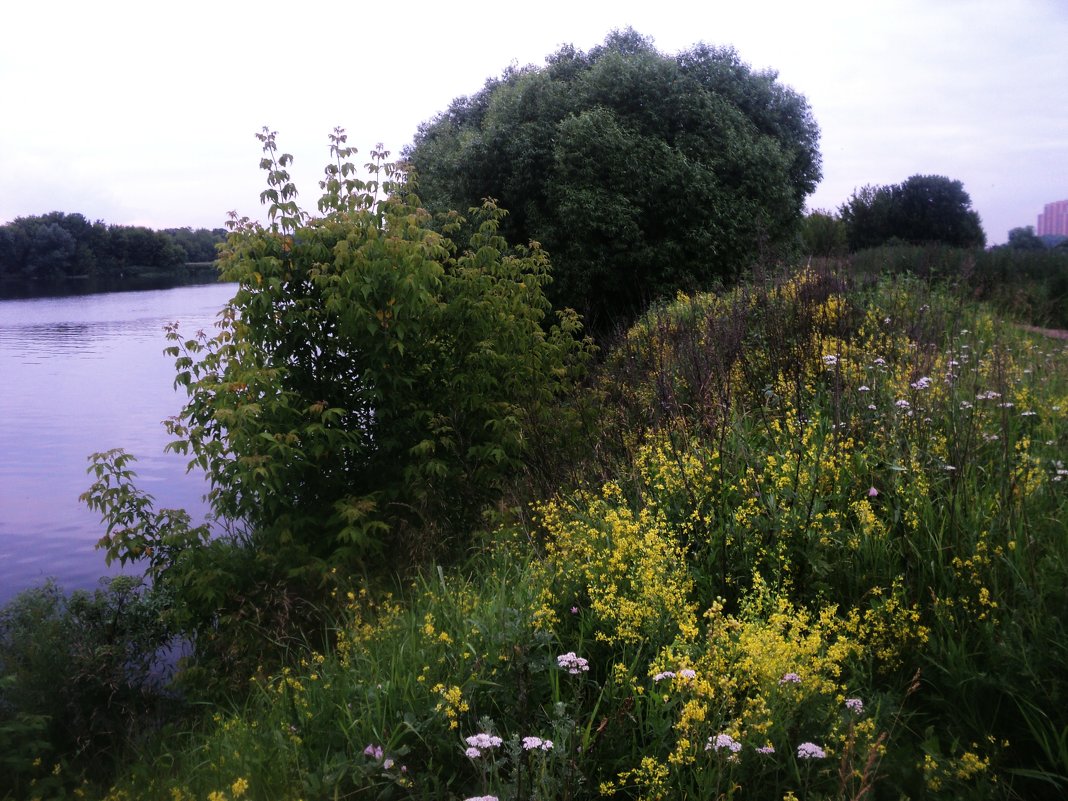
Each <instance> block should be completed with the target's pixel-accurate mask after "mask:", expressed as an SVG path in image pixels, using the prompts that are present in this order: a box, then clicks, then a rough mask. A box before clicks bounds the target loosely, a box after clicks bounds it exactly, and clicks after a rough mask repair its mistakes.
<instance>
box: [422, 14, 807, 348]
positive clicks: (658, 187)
mask: <svg viewBox="0 0 1068 801" xmlns="http://www.w3.org/2000/svg"><path fill="white" fill-rule="evenodd" d="M817 139H818V129H817V127H816V124H815V122H814V121H813V119H812V116H811V113H810V110H809V108H808V105H807V103H806V102H805V100H804V98H803V97H801V96H800V95H798V94H796V93H794V92H793V91H791V90H789V89H787V88H786V87H784V86H782V85H781V84H778V83H777V82H776V75H775V73H773V72H753V71H752V70H751V69H750V68H749V67H748V66H747V65H745V64H744V63H743V62H742V61H741V60H740V59H739V57H738V55H737V53H735V52H734V51H733V50H731V49H717V48H712V47H709V46H707V45H703V44H702V45H697V46H696V47H694V48H693V49H691V50H688V51H685V52H682V53H680V54H678V55H677V56H666V55H663V54H661V53H659V52H657V51H656V50H655V48H654V47H653V46H652V44H651V43H650V41H649V40H648V39H645V38H643V37H641V36H640V35H638V34H637V33H635V32H634V31H633V30H627V31H623V32H616V33H613V34H611V35H610V36H609V37H608V38H607V39H606V41H605V43H604V45H601V46H598V47H595V48H593V49H592V50H590V51H589V52H588V53H582V52H578V51H576V50H575V49H574V48H573V47H564V48H562V49H561V50H560V51H558V52H557V53H555V54H553V55H551V56H549V58H548V59H547V60H546V65H545V67H544V68H541V69H536V68H534V67H526V68H522V69H514V68H513V69H509V70H507V71H506V72H505V73H504V74H503V75H502V76H501V78H499V79H491V80H489V81H487V83H486V86H485V88H484V89H483V90H482V91H481V92H479V93H478V94H476V95H474V96H472V97H467V98H459V99H457V100H455V101H453V103H452V104H451V105H450V107H449V109H448V110H447V111H445V112H443V113H442V114H441V115H439V116H438V117H436V118H435V119H434V120H432V121H430V122H428V123H425V124H424V125H422V126H421V127H420V130H419V133H418V134H417V136H416V139H415V143H414V145H413V146H412V147H411V148H410V149H409V150H408V151H407V152H406V154H405V155H406V157H407V158H408V160H409V161H410V162H411V164H412V165H413V167H414V170H415V172H416V175H417V178H418V189H419V192H420V195H421V196H422V197H423V199H424V200H425V201H426V204H427V207H428V208H429V209H431V210H432V211H436V212H440V211H447V210H448V209H451V208H465V207H467V206H471V205H477V204H478V203H480V202H481V201H482V199H483V198H486V197H492V198H495V199H496V200H497V201H498V202H499V203H500V204H501V206H502V207H504V208H507V209H509V210H510V212H511V214H510V216H509V217H508V218H507V219H506V220H505V221H503V223H502V226H503V227H502V232H503V233H505V235H507V236H508V237H509V238H510V239H512V240H514V241H531V240H533V241H537V242H540V243H541V244H542V245H543V246H544V247H545V248H546V249H547V250H548V252H549V253H550V254H551V255H552V259H553V265H554V275H555V282H554V284H553V286H552V287H551V288H550V289H549V293H550V297H551V299H552V300H553V302H554V304H556V305H557V306H560V305H566V306H570V307H573V308H576V309H578V310H580V311H581V312H583V313H584V314H585V315H586V318H587V321H588V322H590V323H591V324H592V325H594V326H596V327H597V328H599V329H600V330H602V331H603V330H607V329H610V328H611V327H613V326H618V325H621V324H622V323H624V322H625V321H626V320H627V319H630V318H632V317H633V316H634V314H635V313H636V312H638V311H640V309H641V308H643V307H644V306H645V305H646V304H647V303H648V302H649V301H650V300H652V299H655V298H656V297H658V296H660V295H663V294H667V293H671V292H673V291H674V290H676V289H678V288H693V287H705V286H708V285H710V284H711V283H713V282H715V281H717V280H721V279H726V278H729V277H732V276H734V275H736V274H737V273H738V272H739V271H740V270H742V269H744V268H746V267H748V266H749V264H750V262H751V261H753V260H754V259H755V258H756V257H757V256H758V254H764V253H766V252H769V251H771V250H773V249H775V248H777V247H780V246H789V245H792V244H793V240H794V237H795V235H796V232H797V226H798V223H799V221H800V216H801V208H802V205H803V201H804V198H805V196H806V195H808V194H809V193H811V192H812V190H813V189H814V188H815V185H816V182H817V181H818V180H819V177H820V156H819V152H818V149H817Z"/></svg>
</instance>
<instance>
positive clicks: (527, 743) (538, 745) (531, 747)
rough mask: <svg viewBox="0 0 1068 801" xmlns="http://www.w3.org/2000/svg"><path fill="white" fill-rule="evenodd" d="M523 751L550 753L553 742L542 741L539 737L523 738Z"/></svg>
mask: <svg viewBox="0 0 1068 801" xmlns="http://www.w3.org/2000/svg"><path fill="white" fill-rule="evenodd" d="M523 750H524V751H552V750H553V741H552V740H543V739H541V738H540V737H524V738H523Z"/></svg>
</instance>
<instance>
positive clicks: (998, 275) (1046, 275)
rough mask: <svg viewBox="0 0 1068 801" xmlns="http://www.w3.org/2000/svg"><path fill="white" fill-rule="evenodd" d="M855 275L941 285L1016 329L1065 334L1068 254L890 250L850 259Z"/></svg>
mask: <svg viewBox="0 0 1068 801" xmlns="http://www.w3.org/2000/svg"><path fill="white" fill-rule="evenodd" d="M848 269H849V270H850V271H851V272H853V273H854V274H857V275H862V276H868V277H872V276H878V275H881V274H884V273H892V274H895V275H905V274H911V275H916V276H920V277H922V278H923V279H925V280H931V281H935V282H938V283H942V284H944V285H946V286H948V287H951V288H952V289H953V292H954V293H955V294H957V295H958V296H959V297H961V298H963V299H965V300H970V301H976V300H978V301H983V302H985V303H989V304H990V305H991V306H993V307H994V308H996V309H997V310H998V311H999V312H1000V313H1001V314H1005V315H1009V316H1011V317H1012V318H1014V319H1015V320H1018V321H1019V322H1021V323H1028V324H1031V325H1040V326H1047V327H1049V328H1064V329H1068V251H1065V250H1064V249H1061V248H1051V249H1044V250H1029V249H1025V250H1017V249H1015V248H1009V247H997V248H991V249H990V250H984V251H975V250H971V249H962V248H954V247H949V246H946V245H923V246H920V245H892V246H886V247H881V248H870V249H868V250H865V251H861V252H859V253H855V254H853V255H852V256H850V259H849V262H848Z"/></svg>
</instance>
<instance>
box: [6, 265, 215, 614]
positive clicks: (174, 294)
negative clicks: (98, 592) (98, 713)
mask: <svg viewBox="0 0 1068 801" xmlns="http://www.w3.org/2000/svg"><path fill="white" fill-rule="evenodd" d="M234 289H235V287H234V285H232V284H203V285H197V286H182V287H176V288H173V289H156V290H150V291H136V292H107V293H99V294H90V295H77V296H62V297H49V298H29V299H17V300H0V604H2V603H4V602H6V601H8V600H10V598H11V597H12V596H13V595H14V594H15V593H17V592H19V591H21V590H23V589H26V588H28V587H30V586H33V585H35V584H38V583H40V582H41V581H42V580H44V579H45V578H49V577H51V578H54V579H55V580H56V581H57V583H58V584H59V585H60V586H62V587H63V588H65V589H68V590H69V589H91V588H93V587H95V586H97V583H98V580H99V578H100V577H101V576H103V575H106V574H109V573H115V572H116V571H117V566H113V567H112V568H110V569H109V568H108V567H107V566H105V564H104V555H103V553H102V552H101V551H98V550H96V549H95V547H94V546H95V544H96V542H97V541H98V540H99V539H100V537H101V536H102V535H103V533H104V528H103V526H102V525H101V523H100V519H99V515H98V514H97V513H96V512H92V511H90V510H89V509H88V508H87V507H86V506H85V505H84V504H82V503H81V502H80V501H79V500H78V496H79V495H80V494H81V493H83V492H85V490H87V489H88V488H89V485H90V484H91V483H92V478H91V477H90V476H89V475H88V474H87V473H86V468H87V467H88V465H89V462H88V459H87V457H88V456H89V455H90V454H91V453H94V452H97V451H105V450H110V449H111V448H124V449H125V450H127V451H129V452H130V453H133V454H134V455H135V456H137V462H136V463H135V464H134V465H133V469H134V470H135V472H136V473H137V474H138V478H137V482H136V483H137V486H138V487H140V488H141V489H143V490H145V491H147V492H149V493H151V494H152V495H153V496H155V498H156V501H157V506H158V507H182V508H185V509H187V510H189V511H190V512H191V513H192V514H193V519H194V523H198V522H201V521H202V520H203V518H204V513H205V506H204V503H203V495H204V492H205V491H206V489H207V484H206V482H205V481H204V479H203V476H200V475H192V474H187V473H186V470H185V463H186V461H187V459H186V458H185V457H183V456H181V455H177V454H168V453H164V446H165V445H166V444H167V442H168V441H169V440H170V437H169V436H168V434H167V432H166V430H165V429H164V427H163V425H162V421H163V420H164V419H165V418H168V417H170V416H172V415H174V414H175V413H177V412H178V410H179V409H180V408H181V406H182V404H183V402H184V400H185V393H184V390H177V391H176V390H175V389H174V387H173V381H174V364H173V360H172V359H171V358H169V357H167V356H165V355H164V354H163V349H164V348H165V347H167V344H168V343H167V341H166V339H165V338H164V334H163V327H164V325H165V324H167V323H171V322H178V323H179V324H180V330H181V331H182V333H183V334H186V335H192V334H193V333H195V332H196V331H197V330H199V329H204V330H206V331H210V330H211V329H212V326H213V324H214V322H215V319H216V314H217V313H218V311H219V310H220V309H221V308H222V306H223V305H224V304H225V303H226V301H227V300H229V298H230V297H231V296H232V295H233V293H234ZM127 571H128V572H136V568H135V567H134V568H130V567H128V568H127Z"/></svg>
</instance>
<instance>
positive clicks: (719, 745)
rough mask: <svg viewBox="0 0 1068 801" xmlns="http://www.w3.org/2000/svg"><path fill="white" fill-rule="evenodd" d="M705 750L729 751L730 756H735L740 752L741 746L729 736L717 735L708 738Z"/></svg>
mask: <svg viewBox="0 0 1068 801" xmlns="http://www.w3.org/2000/svg"><path fill="white" fill-rule="evenodd" d="M705 750H706V751H730V752H731V753H732V754H737V753H738V752H739V751H741V750H742V744H741V743H740V742H738V741H737V740H735V739H734V738H733V737H731V736H730V735H729V734H717V735H716V736H715V737H709V738H708V744H707V745H705Z"/></svg>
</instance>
